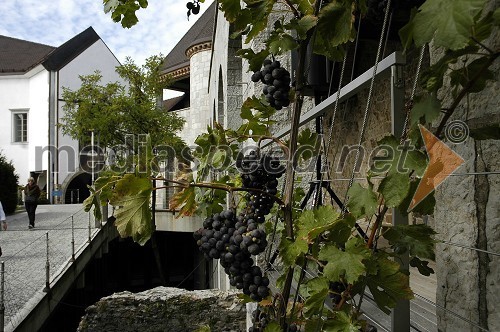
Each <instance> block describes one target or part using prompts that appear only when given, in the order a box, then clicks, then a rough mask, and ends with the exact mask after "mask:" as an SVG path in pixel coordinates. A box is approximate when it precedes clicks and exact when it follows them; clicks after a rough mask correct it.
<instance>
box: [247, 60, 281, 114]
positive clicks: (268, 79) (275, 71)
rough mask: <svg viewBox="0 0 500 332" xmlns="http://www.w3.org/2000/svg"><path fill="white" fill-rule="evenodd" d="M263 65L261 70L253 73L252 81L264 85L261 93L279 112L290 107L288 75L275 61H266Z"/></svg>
mask: <svg viewBox="0 0 500 332" xmlns="http://www.w3.org/2000/svg"><path fill="white" fill-rule="evenodd" d="M263 65H264V67H263V68H262V70H259V71H256V72H254V73H253V75H252V81H253V82H259V81H260V82H262V83H264V87H263V89H262V92H263V93H264V96H265V97H266V100H267V102H268V103H269V105H271V107H274V108H275V109H276V110H278V111H279V110H281V109H282V108H283V107H287V106H288V105H290V97H289V94H290V73H289V72H288V70H286V69H285V68H283V67H281V64H280V62H279V61H277V60H275V61H271V60H270V59H266V60H264V62H263Z"/></svg>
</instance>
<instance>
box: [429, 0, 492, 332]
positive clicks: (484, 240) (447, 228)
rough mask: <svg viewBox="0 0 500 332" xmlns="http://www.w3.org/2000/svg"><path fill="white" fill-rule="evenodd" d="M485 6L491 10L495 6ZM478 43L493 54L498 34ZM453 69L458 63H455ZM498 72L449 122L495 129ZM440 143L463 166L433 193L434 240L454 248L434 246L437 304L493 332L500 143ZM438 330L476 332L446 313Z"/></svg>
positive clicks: (434, 53) (434, 52)
mask: <svg viewBox="0 0 500 332" xmlns="http://www.w3.org/2000/svg"><path fill="white" fill-rule="evenodd" d="M489 3H490V6H493V5H494V3H495V1H490V2H489ZM483 43H484V44H485V45H487V46H488V47H490V48H491V49H494V50H497V49H498V48H499V47H500V33H499V31H498V29H496V30H495V32H494V33H493V34H492V37H491V38H490V39H489V40H487V41H484V42H483ZM441 55H442V51H441V50H439V49H437V48H431V60H432V61H433V62H434V61H437V60H438V59H439V57H440V56H441ZM472 60H473V59H469V61H472ZM457 65H460V66H462V65H463V63H462V62H461V61H458V64H457ZM499 69H500V65H499V63H498V61H497V62H495V63H494V64H493V65H492V67H491V68H490V70H491V71H492V72H493V73H494V80H491V81H488V82H487V83H486V87H485V89H484V90H483V91H481V92H480V93H472V94H469V96H468V97H466V98H464V100H462V102H461V104H460V105H459V106H458V107H457V109H456V110H455V112H454V114H453V116H452V117H451V118H450V120H449V121H464V122H465V123H466V124H467V125H468V126H469V127H470V129H476V130H477V129H479V128H482V127H486V126H491V125H495V126H498V125H499V121H500V116H499V109H498V105H500V96H499V94H498V91H499V84H498V82H499ZM449 91H450V88H449V86H448V83H446V82H445V85H444V86H443V88H442V90H441V91H440V97H441V98H443V107H447V106H449V105H450V104H451V102H452V98H451V94H450V93H449ZM436 125H437V123H436ZM446 143H447V144H448V146H449V147H450V148H451V149H452V150H454V151H455V152H456V153H457V154H458V155H460V156H461V157H462V158H463V159H464V160H465V161H466V162H465V164H464V165H462V166H461V167H460V168H459V169H457V171H456V172H455V176H451V177H448V178H447V179H446V181H444V182H443V183H442V184H441V185H440V186H439V187H438V188H437V190H436V202H437V204H436V209H435V215H434V217H435V224H436V231H437V232H438V234H439V239H440V240H443V241H448V242H451V243H454V244H459V245H460V246H456V245H450V244H444V243H443V244H438V245H437V246H436V257H437V260H436V265H437V286H438V287H437V296H436V300H437V304H438V305H440V306H442V307H445V308H446V309H448V310H451V311H453V312H456V313H458V314H459V315H461V316H463V317H465V318H467V319H468V320H470V321H472V322H474V323H476V324H477V325H480V326H481V327H482V328H484V329H487V330H489V331H499V330H500V309H498V305H497V303H498V294H500V279H499V276H500V268H499V266H500V257H498V253H500V227H499V225H500V200H499V199H498V197H499V194H500V176H499V175H498V173H495V172H498V170H499V169H500V162H499V161H500V154H499V151H500V141H499V140H498V139H486V140H475V139H473V138H471V137H469V138H467V139H466V140H465V141H464V142H461V143H459V144H453V143H451V142H446ZM471 248H478V249H480V250H484V251H485V252H481V251H476V250H473V249H471ZM487 252H489V253H494V254H488V253H487ZM495 254H496V255H495ZM438 328H439V330H440V331H464V330H468V331H469V330H470V331H477V330H478V329H474V328H473V327H472V325H470V324H468V323H467V322H465V321H463V320H460V319H456V318H455V317H454V316H453V315H450V314H447V313H446V312H441V313H440V314H439V315H438Z"/></svg>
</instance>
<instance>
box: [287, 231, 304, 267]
mask: <svg viewBox="0 0 500 332" xmlns="http://www.w3.org/2000/svg"><path fill="white" fill-rule="evenodd" d="M308 248H309V247H308V244H307V241H305V240H304V239H301V238H296V239H295V241H292V240H290V239H287V238H286V237H282V238H281V242H280V257H281V258H282V260H283V263H285V264H287V265H291V266H293V265H295V262H297V259H299V257H301V256H303V255H304V254H305V253H307V250H308Z"/></svg>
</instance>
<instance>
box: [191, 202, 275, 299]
mask: <svg viewBox="0 0 500 332" xmlns="http://www.w3.org/2000/svg"><path fill="white" fill-rule="evenodd" d="M252 234H253V235H256V236H254V237H252ZM193 236H194V238H195V240H196V243H197V245H198V247H199V249H200V251H201V252H203V254H204V256H205V258H207V259H210V258H212V259H220V264H221V265H222V267H223V268H224V271H225V272H226V274H227V275H228V276H229V282H230V284H231V285H232V286H235V287H236V288H238V289H242V290H243V293H245V294H246V295H249V296H250V297H251V298H252V299H253V300H254V301H261V300H262V299H263V298H265V297H267V296H268V295H269V288H268V286H269V279H268V278H267V277H264V276H263V274H262V270H261V268H260V267H258V266H254V261H253V259H252V257H251V254H250V252H249V250H247V249H244V247H243V246H242V245H240V244H241V243H243V238H245V239H249V240H250V241H252V242H253V241H255V242H256V243H257V246H259V248H260V247H263V248H265V245H267V242H262V243H261V240H260V239H262V237H263V240H264V241H265V233H264V234H263V235H262V234H260V232H259V234H258V235H257V234H254V232H253V231H248V230H247V226H246V224H245V222H244V218H243V217H242V216H238V217H236V216H235V214H234V212H233V211H232V210H226V211H223V212H221V213H220V214H219V213H216V214H214V215H213V216H211V217H208V218H206V219H205V221H204V222H203V228H200V229H199V230H197V231H196V232H194V234H193ZM249 240H245V241H249Z"/></svg>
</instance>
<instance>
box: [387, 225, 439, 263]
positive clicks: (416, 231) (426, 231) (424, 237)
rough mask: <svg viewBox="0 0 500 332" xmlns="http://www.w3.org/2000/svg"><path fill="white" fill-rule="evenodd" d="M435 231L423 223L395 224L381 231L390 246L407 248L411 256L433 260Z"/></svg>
mask: <svg viewBox="0 0 500 332" xmlns="http://www.w3.org/2000/svg"><path fill="white" fill-rule="evenodd" d="M435 234H436V232H435V231H434V230H433V229H432V228H431V227H429V226H427V225H424V224H416V225H397V226H393V227H390V228H389V229H387V230H386V231H384V232H383V236H384V238H385V239H387V240H388V241H389V244H390V245H391V247H400V248H404V249H406V250H409V252H410V255H411V256H418V257H420V258H424V259H430V260H435V259H436V257H435V253H434V244H435V243H436V241H435V240H434V239H433V236H434V235H435Z"/></svg>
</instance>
